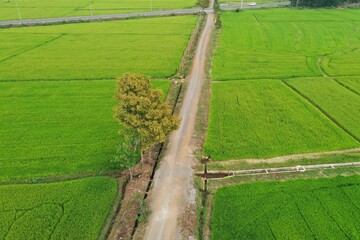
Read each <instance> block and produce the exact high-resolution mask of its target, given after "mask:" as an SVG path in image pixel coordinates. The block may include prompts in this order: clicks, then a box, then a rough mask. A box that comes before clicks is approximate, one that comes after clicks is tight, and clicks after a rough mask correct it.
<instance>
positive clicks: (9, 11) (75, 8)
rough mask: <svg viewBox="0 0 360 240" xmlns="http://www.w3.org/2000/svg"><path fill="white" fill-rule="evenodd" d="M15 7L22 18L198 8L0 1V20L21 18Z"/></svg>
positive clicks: (160, 0) (96, 0)
mask: <svg viewBox="0 0 360 240" xmlns="http://www.w3.org/2000/svg"><path fill="white" fill-rule="evenodd" d="M16 4H18V6H19V11H20V14H21V17H22V18H23V19H33V18H54V17H68V16H83V15H86V16H89V15H99V14H113V13H129V12H147V11H148V12H150V11H157V10H161V9H181V8H189V7H193V6H195V1H194V0H166V1H165V0H153V1H148V0H137V1H128V0H116V1H115V0H91V1H87V0H73V1H71V0H62V1H60V0H54V1H51V2H49V1H44V0H32V1H25V0H17V2H16V0H0V20H13V19H19V16H18V12H17V8H16Z"/></svg>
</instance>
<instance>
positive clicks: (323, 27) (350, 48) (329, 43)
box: [212, 9, 360, 80]
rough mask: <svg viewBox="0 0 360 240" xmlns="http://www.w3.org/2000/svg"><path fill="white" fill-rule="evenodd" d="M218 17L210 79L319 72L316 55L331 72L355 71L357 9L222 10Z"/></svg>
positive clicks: (358, 57)
mask: <svg viewBox="0 0 360 240" xmlns="http://www.w3.org/2000/svg"><path fill="white" fill-rule="evenodd" d="M221 19H222V23H223V24H222V29H221V35H220V37H219V42H218V47H217V50H216V52H215V56H214V64H213V72H212V77H213V79H214V80H239V79H268V78H274V79H278V78H292V77H310V76H322V74H321V71H320V70H319V68H318V58H319V57H321V56H324V59H323V62H322V64H321V65H322V67H323V68H324V69H325V70H326V71H327V72H328V73H329V74H330V75H333V76H335V75H336V76H340V75H360V74H359V68H358V67H357V66H358V65H359V63H358V61H359V59H360V55H359V53H360V52H359V50H358V48H359V46H360V41H359V37H360V29H359V28H358V21H359V20H360V14H359V10H358V9H346V10H337V11H335V10H325V9H321V10H304V11H298V10H295V9H271V10H252V11H245V12H239V13H234V12H224V13H222V16H221ZM327 60H331V62H330V63H328V62H326V61H327ZM345 65H346V66H345Z"/></svg>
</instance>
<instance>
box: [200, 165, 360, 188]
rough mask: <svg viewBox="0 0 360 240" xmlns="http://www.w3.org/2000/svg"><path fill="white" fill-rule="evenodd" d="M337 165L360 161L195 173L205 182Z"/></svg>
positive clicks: (326, 167) (335, 166)
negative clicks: (215, 179)
mask: <svg viewBox="0 0 360 240" xmlns="http://www.w3.org/2000/svg"><path fill="white" fill-rule="evenodd" d="M339 167H360V162H350V163H330V164H314V165H299V166H294V167H278V168H264V169H249V170H237V171H216V170H210V171H207V173H204V172H196V173H195V175H196V176H199V177H202V178H203V179H204V181H205V183H206V181H207V180H208V179H214V178H225V177H232V176H238V175H259V174H271V173H283V172H305V171H311V170H316V169H335V168H339ZM205 186H206V184H205Z"/></svg>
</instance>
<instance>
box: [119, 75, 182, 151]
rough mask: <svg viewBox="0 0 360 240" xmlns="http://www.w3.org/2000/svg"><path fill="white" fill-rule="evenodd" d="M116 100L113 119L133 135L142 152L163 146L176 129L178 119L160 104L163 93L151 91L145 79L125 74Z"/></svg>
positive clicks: (165, 104) (163, 103)
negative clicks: (132, 132) (162, 143)
mask: <svg viewBox="0 0 360 240" xmlns="http://www.w3.org/2000/svg"><path fill="white" fill-rule="evenodd" d="M116 99H117V101H118V105H117V107H116V118H117V119H118V120H119V122H120V123H121V124H122V125H123V126H124V127H125V128H127V129H130V130H132V131H134V132H136V134H135V135H136V136H138V138H139V139H140V149H141V151H142V152H144V151H146V150H148V149H150V148H151V147H153V146H155V145H156V144H158V143H161V142H164V141H165V140H166V137H167V135H168V134H170V133H171V132H172V131H174V130H175V129H177V128H178V125H179V119H178V118H177V117H176V116H173V115H172V112H171V109H170V107H169V105H168V104H167V103H166V102H164V101H163V100H162V99H163V97H162V92H161V91H160V90H154V89H151V84H150V80H149V78H147V77H145V76H144V75H141V74H134V73H126V74H124V75H123V76H122V77H120V78H118V80H117V91H116Z"/></svg>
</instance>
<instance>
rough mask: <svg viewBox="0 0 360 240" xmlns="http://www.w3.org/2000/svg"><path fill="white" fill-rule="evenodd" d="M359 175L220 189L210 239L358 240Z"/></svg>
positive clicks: (359, 229)
mask: <svg viewBox="0 0 360 240" xmlns="http://www.w3.org/2000/svg"><path fill="white" fill-rule="evenodd" d="M359 202H360V176H359V175H355V176H351V177H342V176H339V177H335V178H330V179H307V180H293V181H285V182H280V181H274V182H255V183H249V184H241V185H235V186H230V187H223V188H220V189H219V190H218V191H217V192H216V193H215V196H214V206H213V213H212V218H211V239H223V240H225V239H359V238H360V228H359V222H360V205H359Z"/></svg>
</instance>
